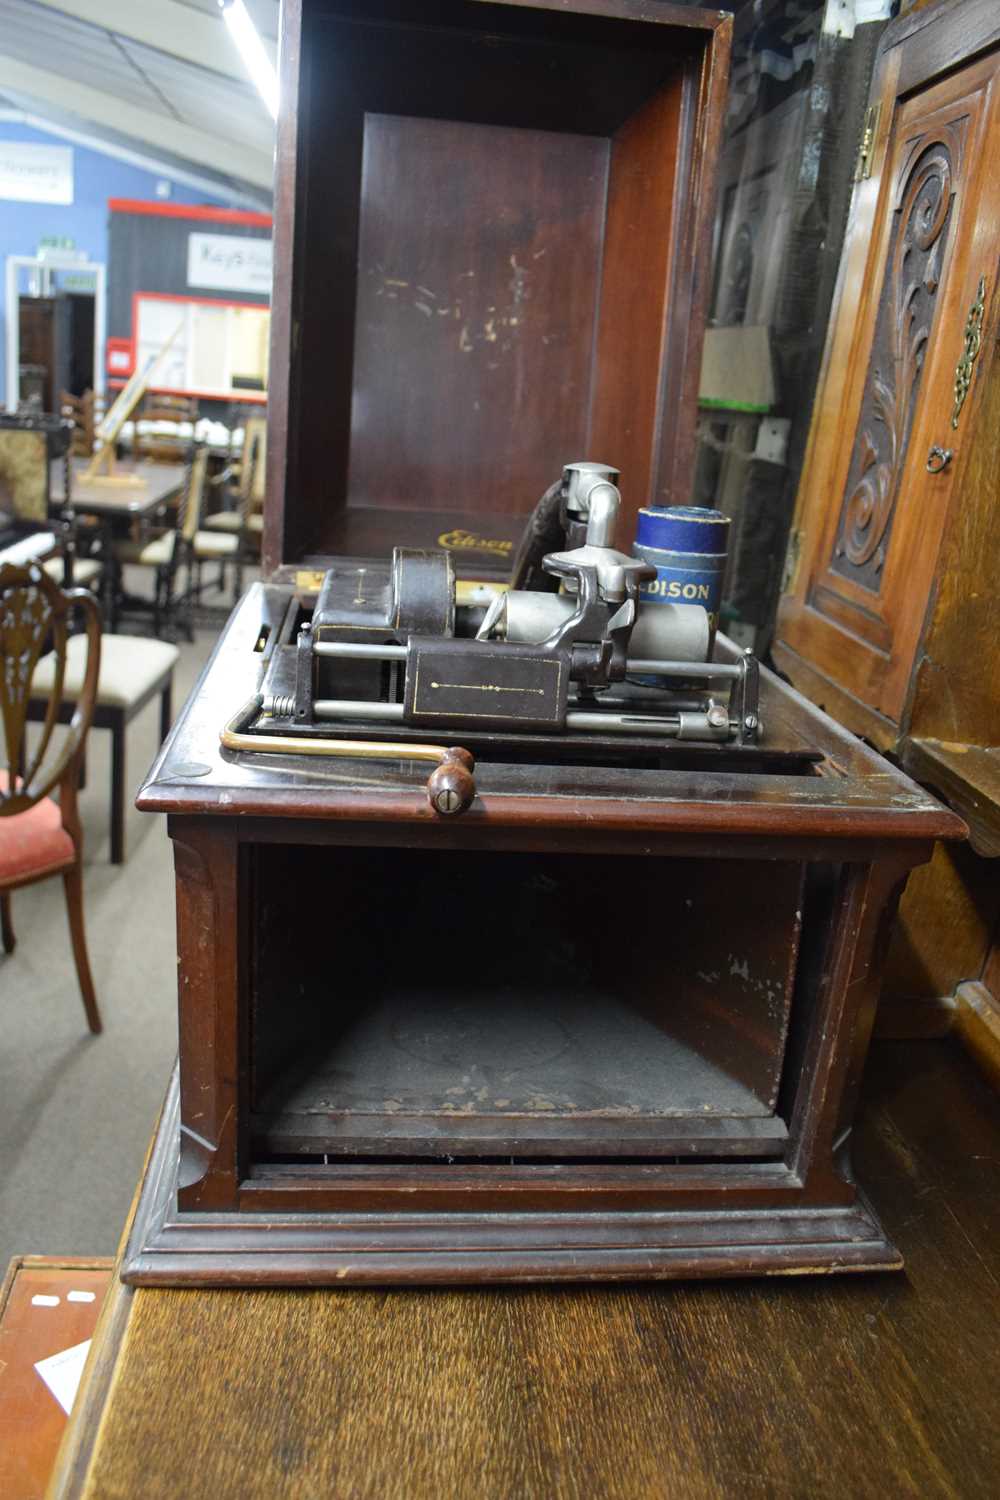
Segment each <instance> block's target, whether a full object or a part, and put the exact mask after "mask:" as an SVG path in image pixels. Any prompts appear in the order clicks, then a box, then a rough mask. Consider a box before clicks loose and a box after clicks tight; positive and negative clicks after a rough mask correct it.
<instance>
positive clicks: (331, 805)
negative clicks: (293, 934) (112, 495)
mask: <svg viewBox="0 0 1000 1500" xmlns="http://www.w3.org/2000/svg"><path fill="white" fill-rule="evenodd" d="M277 592H279V591H276V590H275V589H274V588H273V587H269V586H268V585H264V584H259V583H258V584H255V585H254V586H253V587H252V588H251V589H250V590H249V591H248V593H247V594H246V595H245V596H244V598H243V600H242V602H241V603H240V605H239V606H238V607H237V610H236V612H235V615H234V616H233V618H232V620H231V622H230V625H229V626H228V627H227V630H226V632H225V634H224V635H223V637H221V638H220V641H219V644H218V645H217V646H216V649H215V651H214V652H213V654H212V657H211V659H210V661H209V662H208V664H207V665H206V667H205V670H204V672H203V673H202V676H201V678H200V679H199V683H198V685H197V687H196V688H195V690H194V692H193V693H192V695H191V697H190V699H189V701H188V706H187V708H186V709H185V710H184V712H183V713H182V714H181V716H180V717H179V718H178V720H177V724H176V725H175V728H174V731H173V733H172V735H171V736H170V738H169V739H168V740H167V743H166V744H165V746H164V747H163V749H162V750H161V752H160V754H159V755H158V757H157V759H156V761H155V762H154V765H153V767H152V769H151V771H150V773H149V775H148V777H147V779H146V782H145V784H144V786H143V787H142V788H141V790H140V792H139V795H138V797H137V800H136V805H137V806H138V807H139V808H140V810H142V811H144V812H164V813H179V814H186V815H200V814H205V815H208V816H213V815H214V816H231V815H232V813H233V811H234V807H235V806H237V805H238V808H239V814H240V820H241V821H243V820H245V819H246V818H247V817H248V816H254V815H257V816H260V817H261V818H275V817H288V818H304V819H316V818H317V817H319V818H321V819H322V820H323V821H324V822H328V821H329V822H335V821H337V820H344V821H349V822H359V821H364V822H369V823H370V824H372V825H374V824H377V823H380V822H381V823H386V822H392V823H403V824H406V825H408V826H409V827H411V828H412V827H419V826H423V827H424V828H426V829H427V830H431V829H432V828H436V829H437V830H438V831H439V832H440V834H441V836H442V837H444V836H445V829H446V827H447V828H452V829H460V830H461V835H460V836H462V837H464V836H465V834H466V832H473V831H475V830H477V829H478V830H479V831H480V833H482V831H483V829H484V827H485V826H486V825H488V827H489V829H490V832H491V834H492V832H493V830H495V829H496V830H500V829H503V828H505V827H522V828H528V827H532V826H533V825H538V823H539V822H540V821H541V820H544V821H545V822H546V823H547V824H548V826H550V827H551V828H553V829H579V828H580V826H581V810H582V809H583V808H585V809H586V827H587V829H588V830H589V831H590V832H591V833H593V834H596V835H599V836H601V837H604V836H605V835H606V834H607V833H609V832H613V831H614V830H615V829H616V828H619V829H628V830H630V831H631V832H632V833H633V834H637V833H639V832H657V831H659V832H663V831H667V832H672V831H676V832H679V833H687V832H690V833H697V834H698V835H700V836H704V835H705V834H711V833H720V834H724V835H726V836H729V835H734V836H737V837H743V836H747V835H758V834H763V835H765V836H766V835H769V834H773V833H779V834H781V835H782V836H783V837H789V836H791V835H793V834H801V835H803V836H805V837H806V838H812V837H818V836H835V837H843V838H844V839H845V840H847V841H849V840H851V839H858V840H864V839H865V838H873V837H874V838H876V839H884V840H886V841H889V842H891V841H893V840H895V839H897V838H898V839H900V840H907V839H918V838H925V839H934V838H946V839H947V838H964V837H966V834H967V830H966V828H965V825H964V823H962V821H961V820H960V819H959V818H958V817H957V816H956V815H955V814H954V813H952V812H949V811H948V810H947V809H946V808H944V807H942V806H941V805H940V804H939V803H937V802H936V801H935V800H934V799H933V798H932V797H931V796H930V795H929V794H928V793H926V792H924V791H923V790H922V789H921V788H919V787H917V786H916V785H914V783H913V782H912V781H910V780H909V779H908V778H907V777H906V776H905V775H904V773H903V772H901V771H899V770H898V769H896V768H895V767H894V766H892V765H891V764H890V763H889V762H887V761H886V760H885V759H884V758H883V757H882V756H881V755H879V754H878V753H877V752H876V751H874V750H872V749H870V748H869V747H867V746H865V745H864V744H861V743H859V742H858V740H857V739H856V738H855V737H854V736H853V735H851V734H850V733H849V732H848V730H846V729H844V728H843V727H842V726H840V725H838V724H836V723H835V721H834V720H832V719H830V718H828V717H827V716H825V715H822V714H821V713H820V712H819V710H817V709H816V707H815V706H814V705H813V704H812V703H810V702H809V701H808V699H807V698H805V697H804V696H803V695H802V694H800V693H798V692H797V691H796V689H795V688H794V687H790V686H788V685H787V684H786V683H783V682H781V681H780V680H779V679H778V678H776V677H775V676H774V674H773V673H770V672H768V671H767V670H766V669H762V671H761V680H762V686H763V687H764V688H765V690H766V693H770V694H774V695H778V696H780V700H781V703H782V707H785V706H787V707H789V708H791V709H792V710H793V712H794V713H795V714H796V715H798V716H800V717H801V720H802V723H801V726H798V732H799V733H800V734H802V735H805V736H808V735H809V733H810V729H811V728H813V726H814V729H813V732H814V733H815V735H816V737H817V738H818V739H820V740H821V741H822V743H823V745H824V748H827V747H828V748H829V753H830V754H831V755H832V756H833V757H834V759H836V757H837V755H838V754H839V753H841V751H842V753H843V756H844V758H845V760H846V763H847V764H849V765H850V766H851V767H852V771H851V772H850V773H845V774H844V775H843V776H842V777H837V776H834V777H824V778H817V777H786V776H761V775H754V774H750V773H739V776H738V777H737V776H735V775H729V776H722V775H720V776H713V775H711V774H706V775H705V776H704V778H702V786H703V790H702V793H701V795H700V796H697V797H693V796H692V792H691V776H690V774H689V773H686V772H680V771H662V772H657V773H655V782H652V783H649V784H647V783H646V782H641V783H639V784H637V785H636V786H632V785H631V784H630V785H629V786H628V787H627V788H623V789H622V790H621V791H620V792H619V793H618V795H617V796H616V795H614V793H613V792H611V793H608V792H605V793H604V794H603V795H600V794H598V795H595V794H594V792H593V791H591V790H588V789H587V788H586V787H581V788H580V790H579V791H576V790H575V789H574V790H570V791H566V792H564V791H562V790H561V789H560V792H559V793H558V794H556V793H544V792H540V793H537V794H531V793H526V792H524V790H523V788H522V789H515V788H510V787H505V786H504V785H503V776H502V766H498V767H496V768H494V767H492V766H491V765H490V764H489V763H486V764H484V765H483V766H482V767H481V768H480V770H479V771H478V772H477V780H478V785H479V795H477V797H476V799H475V801H474V802H473V804H472V806H471V807H470V808H469V810H468V811H467V812H466V813H464V814H463V815H462V816H461V817H459V818H454V819H450V820H449V819H442V818H440V817H438V815H437V814H436V813H435V812H434V811H433V810H432V809H431V807H430V805H429V803H428V801H427V797H426V792H425V785H424V780H423V778H422V777H419V776H418V775H417V773H416V770H414V768H413V763H409V766H410V769H409V771H408V772H407V773H406V774H405V775H404V773H403V771H402V770H401V771H400V773H399V782H401V783H402V784H399V782H397V783H396V784H392V783H390V784H389V785H384V784H379V785H376V786H371V785H353V784H352V783H351V782H350V781H349V780H348V779H347V778H346V776H345V777H344V779H342V780H339V781H338V782H337V784H336V786H335V787H332V786H330V785H329V784H328V783H324V782H323V781H317V782H312V781H309V780H308V779H307V777H308V772H309V769H310V768H309V767H308V766H305V767H303V768H301V772H302V777H303V781H302V784H296V783H294V782H292V783H289V782H288V781H287V780H282V781H281V782H280V784H273V783H272V782H267V783H266V784H263V785H262V784H261V782H260V780H259V779H258V780H255V781H251V782H248V783H247V782H241V779H240V777H239V776H238V775H235V776H234V775H233V774H232V771H231V769H230V767H231V766H234V765H238V764H239V761H238V760H236V759H235V758H234V757H230V759H229V760H227V759H226V757H227V756H230V753H229V752H224V751H222V749H221V747H220V745H219V738H218V737H219V733H220V731H221V729H222V724H221V723H217V722H216V721H215V713H216V712H218V710H216V709H215V705H214V699H212V696H211V691H210V689H214V688H215V687H216V686H218V688H219V689H220V690H221V689H223V688H224V692H223V695H222V696H223V700H224V701H228V699H229V698H230V697H231V698H232V701H233V702H235V703H237V704H238V703H240V702H245V701H246V696H247V694H248V693H249V692H250V691H252V690H256V687H257V686H259V675H260V671H261V669H262V667H263V665H264V658H263V657H262V656H260V655H256V654H255V653H254V652H253V649H252V648H253V644H254V642H255V641H256V640H257V638H258V637H259V635H260V622H261V618H262V617H263V618H268V619H269V618H271V615H272V614H273V611H274V609H275V608H276V601H275V598H274V595H275V594H276V593H277ZM277 602H278V603H280V601H277ZM735 651H736V648H735V647H733V646H732V645H731V643H729V642H727V641H725V640H724V638H720V644H719V650H718V652H717V655H719V657H720V659H723V660H725V659H727V658H728V656H729V655H730V654H731V653H735ZM766 712H767V709H766V708H765V713H766ZM220 717H221V715H220ZM184 736H187V739H186V740H184V743H185V745H186V746H187V747H188V752H189V754H193V755H195V758H196V759H197V760H198V761H199V763H200V764H202V763H203V769H204V770H205V771H206V774H207V775H208V777H209V780H206V779H205V776H202V775H199V776H198V777H197V778H195V777H192V776H191V774H190V767H189V763H188V762H187V761H186V760H178V757H177V753H176V752H175V745H179V744H180V743H181V741H182V739H183V737H184ZM189 741H190V744H189V743H188V742H189ZM195 747H196V748H195ZM341 764H342V765H345V766H350V765H351V762H350V761H349V760H348V761H343V762H342V763H341ZM359 764H360V763H359ZM264 769H267V768H266V767H265V768H264ZM417 769H418V770H419V768H417ZM494 772H496V774H494ZM358 774H359V776H360V772H358ZM498 776H499V780H498ZM738 792H742V793H743V794H744V795H743V796H742V797H741V796H738V795H737V793H738ZM765 792H766V793H767V800H764V796H763V793H765ZM755 798H757V799H758V800H754V799H755Z"/></svg>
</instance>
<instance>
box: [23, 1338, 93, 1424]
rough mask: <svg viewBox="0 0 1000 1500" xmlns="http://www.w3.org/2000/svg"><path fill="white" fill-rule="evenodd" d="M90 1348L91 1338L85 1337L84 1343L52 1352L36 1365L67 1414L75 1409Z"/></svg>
mask: <svg viewBox="0 0 1000 1500" xmlns="http://www.w3.org/2000/svg"><path fill="white" fill-rule="evenodd" d="M89 1348H90V1339H84V1341H83V1343H82V1344H74V1345H73V1347H72V1349H63V1350H62V1351H61V1352H60V1353H59V1354H50V1355H49V1357H48V1359H40V1360H39V1361H38V1362H37V1364H36V1365H35V1369H36V1370H37V1371H38V1373H39V1375H40V1376H41V1377H42V1379H43V1380H44V1381H45V1384H46V1385H47V1386H48V1388H49V1390H50V1391H51V1392H52V1394H53V1396H55V1398H56V1400H57V1401H58V1402H59V1405H60V1406H61V1407H62V1409H63V1411H64V1412H65V1413H66V1415H67V1416H69V1414H70V1412H71V1411H72V1410H73V1402H74V1401H75V1400H76V1393H77V1390H78V1388H79V1385H80V1376H81V1375H82V1374H83V1366H84V1363H85V1361H86V1358H87V1350H88V1349H89Z"/></svg>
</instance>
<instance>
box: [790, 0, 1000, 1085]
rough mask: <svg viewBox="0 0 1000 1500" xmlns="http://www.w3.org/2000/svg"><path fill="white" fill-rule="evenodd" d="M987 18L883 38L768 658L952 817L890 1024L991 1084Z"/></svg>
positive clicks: (999, 651) (908, 901) (900, 967)
mask: <svg viewBox="0 0 1000 1500" xmlns="http://www.w3.org/2000/svg"><path fill="white" fill-rule="evenodd" d="M998 150H1000V9H998V7H997V5H996V4H995V3H993V0H938V3H934V4H930V5H926V6H922V7H920V8H918V9H916V10H914V11H913V13H912V14H909V15H906V16H904V17H902V18H900V19H899V20H897V21H895V22H893V23H892V24H891V25H890V26H889V27H888V28H887V29H886V31H885V33H884V35H883V38H882V41H881V44H880V48H879V54H878V58H877V62H876V67H875V73H874V77H873V81H872V87H871V95H870V107H869V110H868V116H867V131H866V138H865V142H864V147H863V152H862V156H861V159H860V161H859V169H858V178H859V180H858V182H857V184H856V187H855V192H854V199H853V203H852V208H851V219H850V222H849V225H848V231H847V236H846V240H845V248H844V255H843V259H842V263H841V269H840V278H839V283H838V288H837V294H836V298H835V302H834V312H833V318H832V322H831V327H830V333H829V338H828V342H827V349H826V359H825V368H824V374H823V378H822V381H821V384H820V389H819V394H818V397H817V402H816V407H815V410H814V415H813V426H812V433H811V437H810V445H809V451H808V454H807V460H806V465H805V468H804V471H803V475H802V482H801V486H800V490H799V500H798V508H797V516H796V529H795V534H794V543H793V552H792V562H793V566H792V568H791V569H790V576H789V583H788V587H787V591H786V593H785V596H784V598H783V600H782V605H781V609H780V613H779V620H778V629H777V640H776V642H775V645H774V656H775V659H776V660H777V662H778V664H779V666H780V667H781V669H782V670H783V671H784V672H786V673H787V674H788V676H789V677H790V679H791V681H792V682H793V683H794V684H795V686H796V687H797V688H799V689H800V690H801V691H802V692H803V693H806V694H807V695H808V696H809V697H810V698H812V699H813V701H814V702H816V703H818V704H820V705H821V706H823V707H824V708H825V709H826V710H827V711H828V712H830V713H831V714H834V715H835V716H836V717H837V718H838V719H839V720H840V721H841V723H843V724H846V725H847V726H848V727H849V728H851V729H852V730H854V731H855V732H856V733H857V734H861V735H864V736H865V738H866V739H867V740H869V742H870V743H872V744H874V745H876V746H878V747H879V748H880V749H883V750H886V751H888V752H890V753H892V754H893V755H894V756H895V757H896V758H897V760H898V761H899V762H900V763H901V764H902V765H903V767H904V768H905V769H906V770H907V771H908V772H909V773H910V774H911V775H913V776H915V777H917V778H918V779H919V780H920V781H922V782H924V783H925V784H927V785H928V786H929V787H931V788H932V789H934V790H935V791H936V792H937V793H938V794H940V795H942V796H943V797H945V798H946V799H947V800H948V801H949V802H950V804H951V805H952V806H953V807H954V808H955V809H956V811H958V812H959V813H960V814H961V815H962V816H963V817H965V818H966V819H967V820H968V823H969V827H970V839H971V849H964V848H947V849H946V848H942V849H940V850H939V851H938V852H937V853H936V855H935V858H934V861H933V864H932V865H931V866H930V867H929V868H928V869H927V870H926V871H922V872H921V874H920V876H919V878H918V879H917V880H915V881H914V882H913V884H912V886H911V888H910V889H909V890H908V891H907V894H906V897H905V899H904V903H903V907H902V909H901V914H900V924H899V930H898V935H897V940H896V941H895V943H894V945H893V952H892V954H891V957H890V962H889V966H888V971H887V978H886V992H887V997H890V998H891V999H893V1000H894V1001H895V1000H899V1001H905V1002H907V1004H906V1006H905V1007H904V1006H902V1005H894V1006H893V1021H892V1023H891V1024H892V1025H893V1026H894V1027H898V1026H899V1025H901V1024H902V1025H913V1026H914V1028H915V1029H925V1028H928V1027H935V1028H937V1027H941V1028H944V1027H947V1025H948V1024H950V1023H951V1022H952V1021H953V1023H954V1024H955V1025H956V1026H957V1027H958V1029H959V1030H960V1031H961V1032H962V1033H963V1034H965V1035H966V1036H967V1040H969V1041H971V1042H972V1045H973V1047H974V1049H975V1050H976V1051H978V1052H979V1053H980V1054H981V1055H982V1056H984V1057H985V1058H987V1059H988V1058H989V1057H990V1056H991V1055H992V1065H993V1067H994V1069H996V1068H998V1067H1000V985H998V981H997V977H996V976H997V973H998V964H997V946H996V945H997V942H998V939H1000V881H998V879H997V874H998V866H997V864H996V860H997V857H998V856H1000V632H998V630H997V610H996V578H997V572H998V569H1000V526H998V524H997V497H998V493H1000V444H998V441H997V433H998V431H1000V358H998V337H1000V284H998V278H1000V176H998V174H997V171H996V161H997V152H998Z"/></svg>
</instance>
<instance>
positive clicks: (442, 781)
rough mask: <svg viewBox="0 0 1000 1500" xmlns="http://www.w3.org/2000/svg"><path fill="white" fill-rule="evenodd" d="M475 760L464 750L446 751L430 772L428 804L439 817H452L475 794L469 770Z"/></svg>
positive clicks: (463, 810)
mask: <svg viewBox="0 0 1000 1500" xmlns="http://www.w3.org/2000/svg"><path fill="white" fill-rule="evenodd" d="M474 765H475V761H474V760H473V758H472V756H471V755H470V754H469V752H468V750H462V749H459V748H456V749H454V750H447V751H446V752H445V754H444V757H443V758H442V760H441V764H440V765H439V766H437V767H435V769H434V770H433V771H432V772H431V774H430V777H429V778H428V781H427V796H428V798H429V800H430V804H431V807H433V809H434V811H435V812H436V813H440V815H441V817H443V818H452V817H455V816H456V814H457V813H463V812H465V809H466V808H467V807H469V806H471V804H472V799H473V798H474V797H475V795H476V783H475V780H474V779H473V775H472V769H473V766H474Z"/></svg>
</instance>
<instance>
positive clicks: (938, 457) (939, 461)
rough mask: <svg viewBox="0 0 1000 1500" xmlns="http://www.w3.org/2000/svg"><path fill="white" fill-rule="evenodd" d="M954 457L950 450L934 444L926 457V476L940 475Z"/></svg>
mask: <svg viewBox="0 0 1000 1500" xmlns="http://www.w3.org/2000/svg"><path fill="white" fill-rule="evenodd" d="M954 456H955V453H954V450H953V449H952V448H941V447H939V446H938V444H937V443H935V444H934V446H933V448H932V449H931V451H930V452H929V453H928V455H927V472H928V474H940V473H942V472H943V471H944V470H945V469H946V468H947V467H948V465H949V464H950V463H951V461H952V459H953V458H954Z"/></svg>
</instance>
